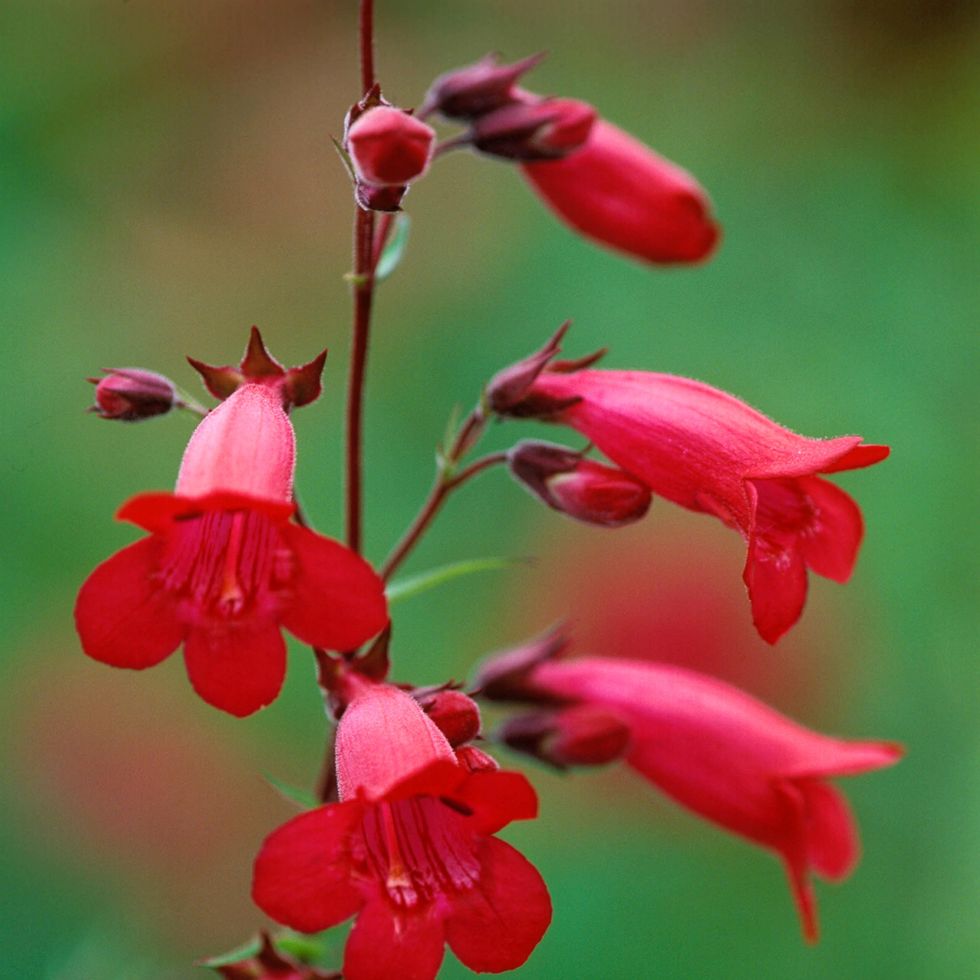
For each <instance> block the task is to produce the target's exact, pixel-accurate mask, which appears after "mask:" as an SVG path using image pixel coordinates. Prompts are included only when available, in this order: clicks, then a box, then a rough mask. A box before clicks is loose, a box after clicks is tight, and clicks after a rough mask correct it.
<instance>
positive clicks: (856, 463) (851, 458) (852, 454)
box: [820, 446, 891, 473]
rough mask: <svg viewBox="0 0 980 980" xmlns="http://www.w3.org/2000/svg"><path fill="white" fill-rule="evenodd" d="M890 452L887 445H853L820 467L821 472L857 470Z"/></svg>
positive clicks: (883, 457)
mask: <svg viewBox="0 0 980 980" xmlns="http://www.w3.org/2000/svg"><path fill="white" fill-rule="evenodd" d="M890 454H891V449H890V448H889V447H888V446H855V447H854V448H853V449H851V450H850V451H849V452H847V453H845V454H844V455H843V456H841V457H840V458H839V459H835V460H834V461H833V462H832V463H828V464H827V465H826V466H824V467H822V468H821V470H820V472H821V473H840V472H841V471H842V470H859V469H862V468H863V467H865V466H873V465H874V464H875V463H880V462H881V461H882V460H883V459H887V458H888V456H889V455H890Z"/></svg>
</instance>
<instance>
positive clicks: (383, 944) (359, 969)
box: [344, 895, 445, 980]
mask: <svg viewBox="0 0 980 980" xmlns="http://www.w3.org/2000/svg"><path fill="white" fill-rule="evenodd" d="M443 932H444V930H443V924H442V917H441V916H440V915H439V914H438V913H437V911H436V910H435V909H427V910H425V911H424V912H421V913H416V914H410V915H405V914H401V913H399V912H398V911H396V910H395V909H393V908H392V907H391V906H390V905H389V904H388V903H387V902H386V901H385V900H384V898H383V897H381V896H380V895H378V897H377V898H375V899H374V900H373V901H370V902H368V904H367V905H366V906H365V907H364V909H363V911H362V912H361V914H360V915H358V917H357V922H356V923H354V928H353V929H352V930H351V934H350V937H349V938H348V940H347V947H346V949H345V950H344V976H345V977H346V978H347V980H391V978H392V977H399V978H402V977H404V978H405V980H433V978H434V977H435V975H436V974H437V973H438V972H439V967H440V966H441V965H442V960H443V956H444V955H445V939H444V935H443Z"/></svg>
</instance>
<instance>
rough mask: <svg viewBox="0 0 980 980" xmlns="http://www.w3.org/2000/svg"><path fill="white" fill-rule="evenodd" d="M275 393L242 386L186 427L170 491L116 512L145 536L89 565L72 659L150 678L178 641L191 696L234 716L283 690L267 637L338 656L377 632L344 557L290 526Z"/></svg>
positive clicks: (289, 442) (376, 604)
mask: <svg viewBox="0 0 980 980" xmlns="http://www.w3.org/2000/svg"><path fill="white" fill-rule="evenodd" d="M282 406H283V392H282V391H281V390H280V388H279V386H278V385H277V384H275V383H270V384H261V383H245V384H242V385H241V387H239V388H238V389H237V390H236V391H235V392H234V393H233V394H231V395H230V396H229V397H228V398H227V400H226V401H224V402H223V403H222V404H221V405H219V406H218V407H217V408H216V409H214V410H213V411H212V412H211V413H210V414H209V415H208V416H207V417H206V418H205V419H204V420H203V421H202V422H201V424H200V425H199V426H198V427H197V429H196V430H195V431H194V434H193V435H192V436H191V439H190V442H189V443H188V445H187V449H186V451H185V453H184V459H183V462H182V464H181V467H180V474H179V476H178V479H177V487H176V492H175V493H173V494H167V493H148V494H141V495H139V496H137V497H134V498H132V499H131V500H129V501H128V502H127V503H126V504H124V505H123V507H122V509H121V510H120V511H119V513H118V515H117V516H118V518H119V519H120V520H125V521H131V522H132V523H134V524H136V525H138V526H139V527H141V528H143V529H144V530H146V531H149V532H150V537H148V538H144V539H143V540H141V541H137V542H136V543H135V544H131V545H129V546H128V547H126V548H123V549H122V551H119V552H117V553H116V554H115V555H113V556H112V557H111V558H109V559H108V560H107V561H104V562H103V563H102V564H101V565H99V566H98V567H97V568H96V569H95V571H94V572H92V574H91V575H90V576H89V577H88V579H86V581H85V583H84V584H83V585H82V588H81V590H80V591H79V594H78V600H77V602H76V605H75V623H76V627H77V629H78V633H79V636H80V637H81V641H82V647H83V649H84V650H85V652H86V653H87V654H88V655H89V656H90V657H93V658H94V659H96V660H101V661H102V662H103V663H108V664H111V665H113V666H115V667H130V668H134V669H142V668H144V667H152V666H153V665H154V664H157V663H159V662H160V661H162V660H164V659H165V658H166V657H167V656H169V655H170V654H171V653H172V652H173V651H174V650H175V649H176V648H177V647H178V646H180V644H181V643H183V644H184V660H185V663H186V666H187V673H188V676H189V678H190V681H191V683H192V684H193V686H194V689H195V690H196V691H197V692H198V694H200V696H201V697H202V698H203V699H204V700H205V701H207V702H208V703H209V704H212V705H214V706H215V707H217V708H221V709H222V710H224V711H228V712H230V713H231V714H234V715H239V716H244V715H248V714H251V713H252V712H253V711H256V710H257V709H259V708H261V707H263V706H264V705H266V704H269V703H270V702H271V701H272V700H274V698H275V697H276V695H277V694H278V693H279V689H280V687H281V686H282V682H283V678H284V676H285V670H286V645H285V643H284V641H283V638H282V635H281V632H280V627H285V628H286V629H288V630H289V631H290V632H291V633H294V634H295V635H296V636H298V637H299V638H300V639H301V640H303V641H304V642H306V643H310V644H313V645H315V646H319V647H326V648H329V649H350V648H353V647H355V646H357V645H359V644H360V643H363V642H364V641H365V640H367V639H368V638H370V637H371V636H373V635H374V634H375V633H377V632H378V631H379V630H381V629H382V628H383V627H384V625H385V623H386V622H387V619H388V615H387V607H386V603H385V599H384V586H383V584H382V582H381V580H380V579H379V578H378V576H377V575H376V574H375V573H374V571H373V570H372V569H371V567H370V566H369V565H368V564H367V563H366V562H365V561H364V560H363V559H361V558H360V557H358V556H357V555H355V554H354V553H353V552H351V551H349V550H348V549H347V548H345V547H343V546H342V545H340V544H338V543H337V542H336V541H331V540H329V539H328V538H324V537H321V536H320V535H319V534H315V533H314V532H312V531H310V530H307V529H306V528H302V527H298V526H296V525H294V524H290V523H289V517H290V515H291V514H292V512H293V504H292V484H293V468H294V461H295V444H294V436H293V427H292V424H291V423H290V421H289V418H288V416H287V415H286V413H285V411H284V410H283V407H282Z"/></svg>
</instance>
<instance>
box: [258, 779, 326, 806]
mask: <svg viewBox="0 0 980 980" xmlns="http://www.w3.org/2000/svg"><path fill="white" fill-rule="evenodd" d="M265 780H266V782H267V783H268V784H269V785H270V786H271V787H272V788H273V789H274V790H276V792H278V793H279V795H280V796H282V797H284V798H285V799H287V800H289V802H290V803H296V804H297V805H298V806H300V807H302V808H303V809H304V810H312V809H313V808H314V807H318V806H320V801H319V800H318V799H317V798H316V797H315V796H314V795H313V794H312V793H311V792H310V791H309V790H308V789H302V788H301V787H299V786H291V785H290V784H289V783H284V782H283V781H282V780H281V779H276V777H275V776H270V775H269V774H268V773H266V774H265Z"/></svg>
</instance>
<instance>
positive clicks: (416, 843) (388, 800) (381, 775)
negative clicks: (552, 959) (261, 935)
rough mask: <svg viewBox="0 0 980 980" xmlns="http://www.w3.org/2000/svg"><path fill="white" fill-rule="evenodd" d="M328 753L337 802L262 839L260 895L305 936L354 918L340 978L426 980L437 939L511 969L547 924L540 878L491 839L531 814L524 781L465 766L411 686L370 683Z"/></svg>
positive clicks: (467, 960)
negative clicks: (334, 766)
mask: <svg viewBox="0 0 980 980" xmlns="http://www.w3.org/2000/svg"><path fill="white" fill-rule="evenodd" d="M336 752H337V755H336V762H337V777H338V786H339V792H340V802H338V803H333V804H328V805H326V806H322V807H319V808H318V809H315V810H311V811H308V812H307V813H303V814H301V815H300V816H298V817H295V818H293V819H292V820H290V821H289V822H288V823H286V824H284V825H283V826H281V827H279V828H278V829H277V830H275V831H273V832H272V834H270V835H269V837H268V838H266V840H265V842H264V844H263V845H262V849H261V851H260V852H259V855H258V857H257V859H256V863H255V875H254V879H253V886H252V897H253V898H254V900H255V902H256V904H257V905H258V906H259V907H260V908H261V909H262V910H263V911H264V912H266V914H268V915H270V916H271V917H272V918H273V919H275V920H276V921H278V922H281V923H283V924H284V925H288V926H291V927H292V928H294V929H299V930H300V931H303V932H316V931H319V930H321V929H326V928H328V927H330V926H333V925H337V924H338V923H340V922H343V921H344V920H345V919H348V918H350V917H351V916H352V915H356V916H357V921H356V923H355V925H354V928H353V930H352V932H351V934H350V937H349V939H348V941H347V948H346V951H345V956H344V968H343V973H344V976H345V977H346V978H347V980H387V978H390V977H396V976H397V977H405V978H411V980H431V978H433V977H435V975H436V973H437V972H438V970H439V965H440V963H441V962H442V958H443V955H444V944H445V943H448V944H449V946H450V947H451V949H452V950H453V952H454V953H455V954H456V955H457V956H458V957H459V959H460V960H461V961H462V962H463V963H464V964H465V965H466V966H468V967H469V968H470V969H472V970H475V971H477V972H489V973H498V972H501V971H503V970H511V969H515V968H516V967H518V966H520V965H521V964H522V963H523V962H524V961H525V960H526V959H527V957H528V956H529V955H530V954H531V951H532V950H533V949H534V947H535V946H536V945H537V943H538V941H539V940H540V938H541V936H542V935H543V934H544V931H545V929H547V927H548V923H549V922H550V919H551V903H550V900H549V898H548V892H547V889H546V888H545V885H544V882H543V881H542V880H541V877H540V875H539V874H538V873H537V871H536V870H535V869H534V868H533V866H532V865H530V864H529V863H528V862H527V861H526V860H525V859H524V858H523V857H522V856H521V855H520V854H519V853H518V852H517V851H516V850H514V848H512V847H510V845H508V844H505V843H504V842H503V841H500V840H498V839H497V838H496V837H494V836H493V835H494V834H495V833H496V832H497V831H498V830H500V829H501V828H502V827H504V826H505V825H506V824H508V823H510V821H512V820H521V819H529V818H531V817H534V816H535V815H536V813H537V800H536V798H535V795H534V791H533V790H532V789H531V787H530V785H529V784H528V783H527V781H526V780H525V779H524V777H523V776H521V775H519V774H518V773H509V772H501V771H492V770H490V769H489V768H482V769H480V770H479V771H471V768H470V765H469V764H467V765H461V764H460V762H459V761H458V760H457V758H456V756H455V755H454V753H453V750H452V748H451V747H450V745H449V743H448V742H447V741H446V739H445V737H444V736H443V735H442V733H441V732H440V731H439V729H438V728H436V726H435V725H434V724H433V723H432V721H430V720H429V718H427V717H426V715H425V714H424V713H423V711H422V709H421V708H420V707H419V705H418V703H417V702H416V701H415V700H414V699H413V698H412V697H411V696H410V695H408V694H406V693H405V692H404V691H401V690H399V689H398V688H395V687H393V686H390V685H386V684H375V683H370V682H366V681H359V682H358V684H357V687H356V689H355V690H354V692H353V696H352V697H351V699H350V701H349V704H348V706H347V708H346V710H345V712H344V714H343V715H342V717H341V719H340V723H339V726H338V729H337V743H336Z"/></svg>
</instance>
